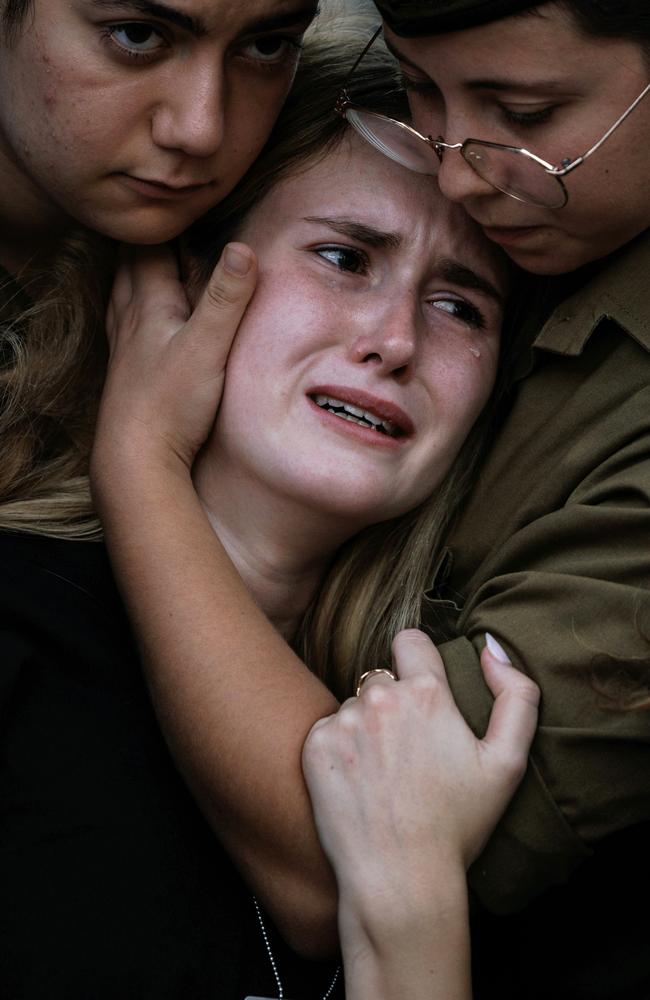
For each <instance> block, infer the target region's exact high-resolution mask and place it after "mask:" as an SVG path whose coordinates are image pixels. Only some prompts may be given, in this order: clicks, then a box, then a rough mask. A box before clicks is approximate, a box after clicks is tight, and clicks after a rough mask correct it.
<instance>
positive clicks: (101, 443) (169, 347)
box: [92, 244, 256, 493]
mask: <svg viewBox="0 0 650 1000" xmlns="http://www.w3.org/2000/svg"><path fill="white" fill-rule="evenodd" d="M255 280H256V262H255V257H254V254H253V252H252V251H251V250H250V249H249V248H248V247H246V246H244V245H243V244H229V245H228V246H227V247H226V248H225V250H224V253H223V254H222V257H221V260H220V261H219V263H218V264H217V266H216V268H215V270H214V272H213V274H212V276H211V278H210V280H209V282H208V284H207V286H206V288H205V289H204V291H203V294H202V295H201V297H200V298H199V301H198V303H197V306H196V308H195V310H194V312H193V313H191V314H190V307H189V305H188V302H187V298H186V295H185V291H184V289H183V286H182V284H181V282H180V280H179V276H178V269H177V265H176V261H175V258H174V256H173V254H172V252H171V250H170V249H169V248H168V247H154V248H139V249H136V250H133V249H130V248H129V249H126V250H125V251H124V253H123V259H122V262H121V264H120V266H119V269H118V272H117V274H116V278H115V285H114V288H113V293H112V297H111V302H110V305H109V309H108V314H107V335H108V341H109V347H110V358H109V364H108V372H107V377H106V384H105V388H104V393H103V397H102V401H101V406H100V412H99V418H98V425H97V434H96V440H95V447H94V451H93V459H92V476H93V487H94V490H95V491H96V492H99V493H101V492H102V490H103V488H104V487H106V488H110V483H111V482H112V481H113V480H114V478H115V475H116V474H120V472H121V473H122V474H123V473H126V472H127V471H128V469H129V468H130V467H134V468H135V467H140V468H141V467H142V466H143V464H146V465H147V466H151V465H152V464H153V465H155V466H160V465H162V466H167V467H171V468H177V469H178V468H180V469H183V470H187V471H189V470H190V469H191V465H192V462H193V460H194V457H195V455H196V453H197V451H198V449H199V448H200V447H201V445H202V444H203V442H204V441H205V439H206V438H207V436H208V434H209V431H210V428H211V426H212V423H213V421H214V417H215V414H216V412H217V409H218V406H219V402H220V399H221V393H222V389H223V381H224V371H225V366H226V361H227V358H228V353H229V350H230V346H231V344H232V341H233V338H234V336H235V333H236V332H237V328H238V326H239V322H240V320H241V318H242V316H243V314H244V311H245V309H246V306H247V305H248V302H249V300H250V298H251V295H252V293H253V290H254V287H255Z"/></svg>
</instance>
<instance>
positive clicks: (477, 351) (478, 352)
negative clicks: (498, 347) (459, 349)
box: [467, 344, 481, 358]
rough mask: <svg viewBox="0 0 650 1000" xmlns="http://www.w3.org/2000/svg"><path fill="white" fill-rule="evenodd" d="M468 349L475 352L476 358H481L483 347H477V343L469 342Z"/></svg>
mask: <svg viewBox="0 0 650 1000" xmlns="http://www.w3.org/2000/svg"><path fill="white" fill-rule="evenodd" d="M467 350H468V351H469V353H470V354H473V355H474V357H475V358H480V356H481V348H480V347H477V346H476V344H468V345H467Z"/></svg>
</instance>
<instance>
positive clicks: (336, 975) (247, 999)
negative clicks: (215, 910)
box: [244, 896, 341, 1000]
mask: <svg viewBox="0 0 650 1000" xmlns="http://www.w3.org/2000/svg"><path fill="white" fill-rule="evenodd" d="M253 903H254V904H255V912H256V913H257V919H258V922H259V925H260V930H261V931H262V937H263V938H264V944H265V945H266V952H267V954H268V956H269V961H270V962H271V968H272V969H273V975H274V976H275V982H276V985H277V987H278V997H277V1000H286V998H285V996H284V990H283V988H282V980H281V979H280V974H279V972H278V967H277V965H276V963H275V958H274V957H273V951H272V950H271V942H270V941H269V936H268V934H267V933H266V926H265V924H264V919H263V917H262V911H261V909H260V905H259V903H258V902H257V900H256V898H255V896H253ZM340 971H341V966H340V965H339V966H338V968H337V970H336V972H335V973H334V979H333V980H332V982H331V983H330V984H329V987H328V989H327V992H326V993H324V994H323V996H322V997H321V1000H328V997H330V996H331V995H332V991H333V989H334V987H335V986H336V984H337V982H338V978H339V973H340ZM244 1000H273V997H253V996H248V997H244Z"/></svg>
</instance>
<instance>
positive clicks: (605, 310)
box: [534, 230, 650, 356]
mask: <svg viewBox="0 0 650 1000" xmlns="http://www.w3.org/2000/svg"><path fill="white" fill-rule="evenodd" d="M649 282H650V231H648V230H646V232H644V233H642V234H641V235H640V236H638V237H637V238H636V239H635V240H633V241H632V243H629V244H627V245H626V246H625V247H623V249H622V250H620V251H618V253H616V254H614V255H613V256H612V257H610V258H609V260H608V261H606V262H605V263H604V264H603V266H602V267H601V268H600V269H599V270H598V273H597V274H596V275H595V276H594V277H592V278H591V280H590V281H588V282H587V283H586V284H585V285H584V286H583V287H581V288H580V289H579V290H578V291H577V292H574V294H573V295H570V296H569V298H567V299H565V300H564V301H563V302H561V303H560V305H559V306H558V307H557V308H556V309H555V310H554V311H553V313H552V315H551V316H550V317H549V319H548V320H547V321H546V323H545V324H544V326H543V327H542V329H541V330H540V332H539V334H538V336H537V338H536V339H535V341H534V347H537V348H539V349H540V350H543V351H553V352H555V353H556V354H565V355H569V356H577V355H579V354H581V353H582V351H583V350H584V348H585V345H586V344H587V341H588V340H589V338H590V337H591V335H592V333H593V332H594V330H595V329H596V327H597V326H598V324H599V323H600V322H602V321H603V320H605V319H609V320H613V321H614V322H615V323H617V324H618V326H620V327H621V329H622V330H623V331H624V332H625V333H627V334H629V336H630V337H632V338H633V339H634V340H636V342H637V343H638V344H640V345H641V347H643V348H644V349H645V350H646V351H649V352H650V296H649V294H648V283H649Z"/></svg>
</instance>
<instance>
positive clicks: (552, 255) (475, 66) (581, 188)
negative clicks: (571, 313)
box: [386, 4, 650, 274]
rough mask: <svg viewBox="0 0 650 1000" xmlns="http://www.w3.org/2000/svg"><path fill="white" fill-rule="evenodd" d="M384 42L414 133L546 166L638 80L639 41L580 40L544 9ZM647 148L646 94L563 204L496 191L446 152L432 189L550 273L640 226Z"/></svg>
mask: <svg viewBox="0 0 650 1000" xmlns="http://www.w3.org/2000/svg"><path fill="white" fill-rule="evenodd" d="M386 35H387V39H388V42H389V44H390V45H391V46H392V47H393V48H394V50H395V52H396V53H397V54H399V55H400V56H401V57H402V60H401V65H402V69H403V72H404V74H405V77H406V80H407V84H408V85H409V87H410V103H411V107H412V112H413V117H414V121H415V125H416V127H417V128H418V130H419V131H420V132H422V133H424V134H426V135H433V136H439V135H442V136H443V137H444V139H445V140H446V141H447V142H449V143H456V142H462V141H464V140H465V139H467V138H475V139H486V140H491V141H494V142H498V143H503V144H505V145H513V146H518V147H524V148H526V149H528V150H530V151H531V152H533V153H536V154H537V155H538V156H540V157H541V158H542V159H544V160H546V161H547V162H549V163H552V164H553V165H555V166H560V165H561V163H562V161H563V160H564V159H565V158H567V157H568V158H571V159H573V158H574V157H577V156H579V155H581V154H583V153H584V152H586V150H587V149H589V147H591V146H592V145H593V144H594V143H595V142H596V141H597V140H598V139H599V138H600V137H601V136H602V135H603V134H604V133H605V132H606V131H607V129H608V128H609V127H610V126H611V125H612V124H613V123H614V122H615V121H616V119H617V118H618V117H619V116H620V115H621V114H622V113H623V112H624V111H625V110H626V108H627V107H628V106H629V105H630V104H631V103H632V102H633V101H634V99H635V98H636V97H637V96H638V95H639V94H640V93H641V91H642V90H643V88H644V87H645V85H646V84H647V82H648V67H647V64H646V62H645V60H644V57H643V52H642V50H641V49H640V47H639V46H637V45H635V44H633V43H632V42H628V41H623V40H620V39H605V38H595V37H587V36H585V35H584V34H582V33H581V32H580V31H579V30H578V29H577V27H576V25H575V23H574V22H573V20H572V19H571V18H570V17H569V16H568V15H567V14H565V13H562V11H561V10H559V9H558V8H556V7H555V5H554V4H546V5H544V6H543V7H541V8H540V9H539V10H538V11H536V12H535V13H533V14H528V15H526V16H513V17H508V18H504V19H502V20H499V21H495V22H492V23H491V24H487V25H484V26H481V27H477V28H471V29H468V30H467V31H459V32H454V33H452V34H445V35H440V36H432V37H427V38H399V37H397V36H396V35H394V34H392V33H391V32H389V31H388V30H387V32H386ZM649 149H650V95H649V96H647V97H646V98H645V99H644V100H643V101H642V102H641V103H640V104H639V105H638V107H637V108H636V109H635V110H634V111H633V112H632V114H631V115H630V117H629V118H628V119H627V120H626V121H625V122H624V123H623V124H622V125H621V126H620V127H619V129H618V130H617V131H616V132H615V133H614V134H613V135H612V136H611V138H610V139H608V140H607V142H606V143H605V144H604V145H603V146H602V148H601V149H599V150H597V151H596V152H595V153H594V154H593V156H592V157H590V158H589V159H588V160H586V161H585V163H584V164H583V165H582V166H580V167H578V168H577V169H576V171H575V172H574V173H572V174H570V175H568V176H567V178H566V180H565V184H566V188H567V190H568V192H569V201H568V204H567V205H566V206H565V207H564V208H561V209H544V208H538V207H535V206H532V205H527V204H523V203H521V202H517V201H515V200H513V199H512V198H510V197H508V196H507V195H504V194H501V193H500V192H498V191H496V190H494V188H492V187H490V185H489V184H487V183H486V182H485V181H484V180H482V179H481V178H480V177H478V175H477V174H475V173H474V171H473V170H472V169H471V168H470V167H469V166H468V165H467V164H466V163H465V162H464V160H463V159H462V157H461V156H460V155H459V153H458V152H457V151H455V150H454V151H448V152H447V153H445V156H444V160H443V163H442V165H441V167H440V173H439V183H440V188H441V190H442V192H443V194H445V195H446V196H447V197H448V198H451V199H452V200H453V201H457V202H460V203H461V204H462V205H463V206H464V207H465V209H466V210H467V211H468V212H469V214H470V215H471V216H472V217H473V218H474V219H475V220H476V221H477V222H478V223H479V224H480V225H481V227H482V228H483V230H484V232H485V233H486V235H487V236H488V237H489V238H490V239H492V240H494V241H495V242H496V243H498V244H500V245H501V246H502V247H503V248H504V250H505V251H506V252H507V253H508V254H509V255H510V257H512V259H513V260H515V261H516V262H517V263H518V264H519V265H521V266H522V267H524V268H526V269H527V270H529V271H533V272H535V273H538V274H557V273H563V272H567V271H571V270H574V269H575V268H577V267H580V266H581V265H582V264H585V263H587V262H588V261H590V260H594V259H597V258H600V257H603V256H606V255H607V254H609V253H611V252H612V251H614V250H616V249H617V248H618V247H620V246H622V245H623V244H624V243H626V242H628V240H630V239H632V238H633V237H634V236H636V235H637V234H638V233H640V232H642V231H643V230H644V229H645V228H646V227H647V226H648V224H649V222H650V185H649V184H648V176H649V170H648V151H649Z"/></svg>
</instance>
